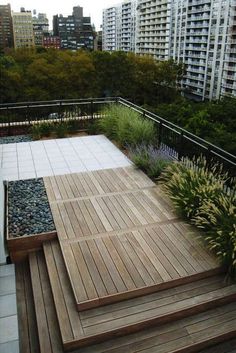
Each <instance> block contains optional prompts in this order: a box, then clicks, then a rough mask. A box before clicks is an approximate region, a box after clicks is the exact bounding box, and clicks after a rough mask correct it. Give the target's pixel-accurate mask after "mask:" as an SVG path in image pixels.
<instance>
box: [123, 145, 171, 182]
mask: <svg viewBox="0 0 236 353" xmlns="http://www.w3.org/2000/svg"><path fill="white" fill-rule="evenodd" d="M129 156H130V158H131V159H132V161H133V162H134V163H135V165H136V166H137V167H138V168H140V169H142V170H143V171H144V172H145V173H147V175H148V176H149V177H150V178H152V179H157V178H158V177H159V176H160V174H161V173H162V171H163V170H164V169H165V168H166V167H167V166H168V165H169V164H170V163H171V160H170V159H169V157H168V156H167V155H165V153H164V152H163V151H161V150H159V149H158V148H156V147H154V146H152V145H149V146H146V145H140V146H136V147H134V148H132V149H131V151H130V153H129Z"/></svg>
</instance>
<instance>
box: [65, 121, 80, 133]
mask: <svg viewBox="0 0 236 353" xmlns="http://www.w3.org/2000/svg"><path fill="white" fill-rule="evenodd" d="M67 126H68V132H70V133H73V132H76V131H78V129H79V128H80V121H79V120H70V121H69V122H68V125H67Z"/></svg>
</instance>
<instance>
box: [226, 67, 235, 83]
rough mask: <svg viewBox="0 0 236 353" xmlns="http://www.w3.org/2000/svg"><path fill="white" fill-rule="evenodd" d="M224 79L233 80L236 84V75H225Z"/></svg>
mask: <svg viewBox="0 0 236 353" xmlns="http://www.w3.org/2000/svg"><path fill="white" fill-rule="evenodd" d="M235 72H236V68H235ZM223 79H225V80H231V81H235V82H236V73H235V75H227V74H223Z"/></svg>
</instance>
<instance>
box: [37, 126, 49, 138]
mask: <svg viewBox="0 0 236 353" xmlns="http://www.w3.org/2000/svg"><path fill="white" fill-rule="evenodd" d="M39 128H40V131H41V135H42V136H46V137H48V136H50V134H51V132H52V125H51V124H49V123H41V124H39Z"/></svg>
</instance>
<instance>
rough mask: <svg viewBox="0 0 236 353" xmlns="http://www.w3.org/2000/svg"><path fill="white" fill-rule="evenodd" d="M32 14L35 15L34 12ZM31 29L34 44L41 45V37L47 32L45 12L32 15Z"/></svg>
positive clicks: (47, 25) (47, 24)
mask: <svg viewBox="0 0 236 353" xmlns="http://www.w3.org/2000/svg"><path fill="white" fill-rule="evenodd" d="M34 15H36V14H35V13H34ZM32 21H33V31H34V43H35V46H37V47H38V46H43V38H44V37H45V36H47V35H48V33H49V23H48V19H47V15H46V14H45V13H39V14H38V16H33V19H32Z"/></svg>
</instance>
